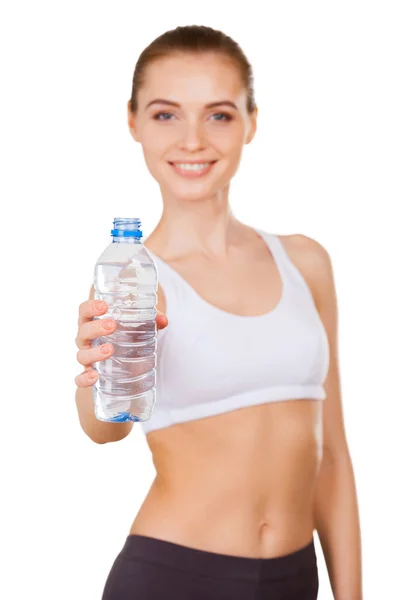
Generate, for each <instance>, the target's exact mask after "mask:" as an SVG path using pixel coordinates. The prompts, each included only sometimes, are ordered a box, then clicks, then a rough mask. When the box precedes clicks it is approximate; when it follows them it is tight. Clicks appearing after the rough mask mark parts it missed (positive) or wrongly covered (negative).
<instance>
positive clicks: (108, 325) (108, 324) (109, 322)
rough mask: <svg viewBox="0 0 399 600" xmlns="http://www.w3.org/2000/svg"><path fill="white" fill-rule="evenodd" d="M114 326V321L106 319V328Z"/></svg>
mask: <svg viewBox="0 0 399 600" xmlns="http://www.w3.org/2000/svg"><path fill="white" fill-rule="evenodd" d="M113 326H114V323H113V321H105V323H104V327H105V329H112V327H113Z"/></svg>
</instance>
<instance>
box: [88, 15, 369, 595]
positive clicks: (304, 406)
mask: <svg viewBox="0 0 399 600" xmlns="http://www.w3.org/2000/svg"><path fill="white" fill-rule="evenodd" d="M127 109H128V123H129V128H130V131H131V134H132V137H133V139H134V140H135V141H136V142H138V143H140V144H141V146H142V150H143V154H144V158H145V161H146V165H147V167H148V169H149V171H150V173H151V174H152V175H153V177H154V178H155V180H156V181H157V183H158V184H159V187H160V191H161V195H162V201H163V213H162V217H161V219H160V222H159V223H158V225H157V227H156V228H155V230H154V231H153V232H152V234H151V235H150V236H149V237H148V238H146V240H145V244H146V247H147V249H148V251H149V252H150V253H151V254H152V256H153V259H154V261H155V263H156V265H157V269H158V272H159V288H158V305H157V308H158V310H159V311H160V312H161V313H165V314H166V316H167V319H168V323H167V326H166V327H165V328H164V329H162V331H159V335H158V348H157V402H156V404H155V406H154V411H153V414H152V416H151V418H150V419H149V420H148V421H146V422H143V423H141V425H142V427H143V431H144V433H145V434H146V440H147V442H148V445H149V448H150V450H151V452H152V457H153V463H154V466H155V468H156V477H155V479H154V482H153V484H152V486H151V489H150V490H149V492H148V494H147V496H146V498H145V500H144V502H143V504H142V506H141V508H140V510H139V512H138V514H137V515H136V518H135V519H134V522H133V524H132V526H131V528H130V530H129V534H128V536H127V539H126V543H125V545H124V547H123V548H122V550H121V552H120V554H119V555H118V557H117V558H116V560H115V563H114V565H113V567H112V569H111V572H110V573H109V576H108V579H107V581H106V585H105V589H104V594H103V600H127V599H128V598H146V599H147V600H161V599H162V600H163V599H165V598H173V599H174V600H187V599H188V598H189V599H191V600H200V599H201V600H202V599H205V598H206V599H207V600H216V599H220V598H226V599H227V598H229V600H241V599H243V600H244V599H245V600H250V599H251V598H253V599H254V600H255V599H256V600H262V599H265V600H266V599H267V600H277V599H282V598H284V600H294V599H295V600H298V599H301V600H315V599H316V597H317V593H318V571H317V561H316V553H315V548H314V542H313V531H314V529H315V526H316V524H317V529H318V531H319V532H320V534H321V541H322V546H323V551H325V555H326V557H327V559H328V565H327V566H328V569H329V573H330V575H331V581H332V584H333V587H334V589H336V590H339V593H340V594H341V595H340V596H339V597H340V598H345V599H346V598H347V599H349V598H350V599H353V600H354V599H355V598H356V600H361V590H360V577H359V575H360V566H359V564H360V561H359V544H358V537H359V536H358V533H359V531H358V521H357V509H356V496H355V489H354V482H353V474H352V471H351V463H350V459H349V455H348V451H347V445H346V440H345V432H344V427H343V418H342V409H341V400H340V393H339V375H338V365H337V351H336V317H335V314H336V308H335V290H334V282H333V277H332V269H331V266H330V260H329V256H328V254H327V252H326V251H325V250H324V248H323V247H322V246H321V245H320V244H318V243H317V242H315V241H314V240H311V239H310V238H307V237H306V236H303V235H291V236H278V235H277V234H273V233H270V232H268V231H265V230H263V229H260V228H259V227H256V228H251V227H249V226H247V225H245V224H244V223H241V222H240V221H239V220H238V219H236V218H235V217H234V215H233V214H232V211H231V208H230V204H229V189H230V184H231V180H232V178H233V176H234V174H235V172H236V171H237V169H238V167H239V164H240V160H241V155H242V152H243V149H244V146H245V145H246V144H249V143H251V141H252V139H253V138H254V135H255V132H256V126H257V112H258V111H257V107H256V105H255V100H254V91H253V76H252V69H251V66H250V64H249V62H248V60H247V58H246V57H245V55H244V53H243V51H242V49H241V48H240V47H239V46H238V44H237V43H236V42H235V41H234V40H232V39H231V38H230V37H229V36H227V35H225V34H224V33H222V32H220V31H216V30H214V29H211V28H209V27H202V26H188V27H178V28H176V29H174V30H172V31H167V32H166V33H164V34H163V35H161V36H160V37H158V38H157V39H156V40H154V41H153V42H152V43H151V44H150V45H149V46H148V47H147V48H146V49H145V50H144V51H143V52H142V54H141V55H140V57H139V59H138V61H137V64H136V68H135V72H134V76H133V88H132V94H131V98H130V100H129V101H128V106H127ZM251 189H252V188H251V186H248V190H247V193H248V194H250V193H251ZM81 404H82V406H83V402H82V403H81ZM85 410H86V411H87V403H86V409H85ZM129 431H130V429H129ZM128 433H129V432H122V434H121V436H120V438H118V439H121V437H123V435H127V434H128ZM108 436H109V437H108V439H109V441H115V431H113V432H111V430H109V433H108ZM105 437H106V431H105V430H103V433H102V435H101V439H102V440H104V439H105ZM348 506H349V507H350V508H349V509H348ZM348 510H349V513H348ZM348 514H349V516H348ZM342 556H344V557H345V559H343V558H342ZM337 597H338V596H337Z"/></svg>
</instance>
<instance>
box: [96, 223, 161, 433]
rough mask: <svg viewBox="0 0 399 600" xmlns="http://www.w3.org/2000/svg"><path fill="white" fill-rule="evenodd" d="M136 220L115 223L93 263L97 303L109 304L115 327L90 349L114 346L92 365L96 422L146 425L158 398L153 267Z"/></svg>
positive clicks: (97, 339) (154, 274)
mask: <svg viewBox="0 0 399 600" xmlns="http://www.w3.org/2000/svg"><path fill="white" fill-rule="evenodd" d="M140 227H141V221H140V219H138V218H127V219H126V218H115V219H114V228H113V229H112V231H111V235H112V242H111V243H110V244H109V246H107V248H106V249H105V250H104V252H103V253H102V254H101V256H100V257H99V258H98V260H97V262H96V266H95V269H94V278H93V284H94V290H95V295H94V297H95V299H96V300H97V299H99V300H104V301H105V302H106V303H107V304H108V311H107V313H106V314H104V315H101V316H100V317H95V318H96V319H107V318H112V319H114V320H115V321H116V323H117V328H116V329H115V331H114V333H113V334H111V335H105V336H100V337H98V338H95V339H94V340H93V342H92V346H93V347H95V346H100V345H101V344H104V343H106V342H110V343H112V345H113V347H114V352H113V354H112V355H111V356H110V358H107V359H106V360H102V361H99V362H96V363H94V364H93V367H94V368H95V369H96V370H97V371H98V379H97V381H96V383H95V385H93V396H94V409H95V415H96V417H97V419H99V420H100V421H108V422H124V421H147V420H148V419H149V418H150V417H151V414H152V411H153V408H154V403H155V399H156V395H155V384H156V373H155V367H156V347H157V339H156V334H157V330H156V321H155V319H156V314H157V311H156V304H157V293H156V292H157V289H158V273H157V268H156V265H155V263H154V261H153V260H152V258H151V256H150V255H149V253H148V252H147V249H146V248H145V246H144V245H143V243H142V240H141V237H142V235H143V234H142V231H141V230H140Z"/></svg>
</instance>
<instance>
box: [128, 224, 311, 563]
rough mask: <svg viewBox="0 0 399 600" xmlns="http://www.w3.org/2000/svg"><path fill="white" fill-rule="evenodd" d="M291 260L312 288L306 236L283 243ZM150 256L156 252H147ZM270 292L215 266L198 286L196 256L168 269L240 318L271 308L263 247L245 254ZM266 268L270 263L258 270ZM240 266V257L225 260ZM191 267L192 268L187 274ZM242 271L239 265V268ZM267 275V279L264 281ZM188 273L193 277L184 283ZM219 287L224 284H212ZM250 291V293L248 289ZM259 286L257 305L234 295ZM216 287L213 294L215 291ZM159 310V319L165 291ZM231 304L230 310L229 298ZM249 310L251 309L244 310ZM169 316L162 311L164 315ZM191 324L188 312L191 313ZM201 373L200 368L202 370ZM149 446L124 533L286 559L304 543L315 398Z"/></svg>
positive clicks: (185, 430) (213, 420) (209, 421)
mask: <svg viewBox="0 0 399 600" xmlns="http://www.w3.org/2000/svg"><path fill="white" fill-rule="evenodd" d="M280 239H281V241H282V242H283V244H284V246H285V248H286V250H287V253H288V254H289V255H290V258H291V259H292V260H293V262H294V263H295V264H296V266H297V267H298V268H299V269H300V270H301V272H302V273H303V275H304V277H305V279H306V280H307V281H308V283H309V287H310V288H311V289H314V283H312V281H311V280H310V278H311V264H310V261H309V258H308V255H307V253H306V252H302V248H303V246H304V243H305V242H304V239H303V236H295V235H294V236H280ZM154 252H155V249H154ZM251 252H254V255H253V256H252V255H251V257H248V256H246V257H245V256H243V254H242V251H241V260H248V259H250V260H254V256H257V257H258V258H257V259H256V260H257V261H258V267H259V269H262V270H263V278H264V279H266V283H267V285H266V286H265V287H264V288H263V290H260V289H259V272H260V271H259V270H257V265H256V264H255V263H254V269H251V270H250V271H251V273H252V275H251V276H252V277H253V280H252V281H247V282H246V283H245V286H242V282H241V284H239V281H238V280H239V278H238V275H237V271H236V272H235V271H234V267H233V266H231V267H228V268H226V265H224V266H220V267H219V272H217V271H218V269H217V267H214V272H213V273H212V275H211V276H210V277H209V278H207V281H210V282H211V283H210V284H207V288H205V280H202V282H201V280H200V279H198V278H197V280H194V279H193V273H201V272H202V273H203V272H204V268H205V266H206V268H207V269H208V272H209V268H208V265H204V264H199V263H200V262H201V261H205V260H206V259H201V260H199V259H196V263H195V265H193V262H191V264H189V263H188V262H187V263H186V264H185V265H178V263H176V264H173V265H172V262H171V263H170V264H171V265H172V266H173V267H174V268H176V270H179V272H180V273H181V275H182V276H183V277H184V278H185V279H186V280H187V281H188V282H189V283H190V284H191V285H192V286H193V288H195V289H196V290H197V291H198V292H199V293H200V295H201V296H202V297H203V298H205V299H206V300H207V301H209V302H211V303H213V304H215V305H216V306H219V307H220V308H222V309H223V310H229V311H231V312H235V313H237V314H240V312H241V314H262V313H264V312H267V310H268V308H267V306H269V310H272V309H273V307H274V306H275V305H276V304H277V302H278V299H279V297H280V293H281V281H280V278H279V275H278V272H277V268H276V265H275V263H274V262H273V260H272V259H271V258H270V257H268V256H266V255H265V246H264V245H263V244H262V242H260V245H259V247H258V248H254V244H252V250H251ZM265 263H266V264H267V266H266V267H265ZM231 264H237V260H233V261H231ZM193 267H194V268H193ZM238 268H239V267H238ZM265 268H268V269H269V270H268V272H269V273H270V277H269V276H266V277H265V275H264V272H265ZM190 274H191V277H190ZM212 277H213V278H214V281H219V283H222V285H216V286H215V285H214V283H213V284H212ZM251 286H252V287H251ZM243 287H244V289H246V290H248V289H257V290H258V293H257V294H256V295H253V296H252V297H253V298H257V300H256V303H257V304H256V305H255V304H254V305H253V306H251V307H249V308H248V295H247V294H245V295H242V296H241V298H240V293H239V291H238V290H242V289H243ZM218 290H219V291H218ZM159 298H160V302H159V304H158V308H159V310H161V311H162V312H164V305H163V298H162V292H161V294H159ZM230 298H234V299H235V301H234V305H233V304H232V303H231V301H230V300H229V299H230ZM245 311H248V312H245ZM166 314H167V311H166ZM193 318H195V315H193ZM199 368H200V366H199ZM147 442H148V445H149V448H150V450H151V452H152V455H153V462H154V466H155V469H156V477H155V479H154V481H153V484H152V486H151V488H150V490H149V492H148V494H147V497H146V498H145V500H144V502H143V504H142V506H141V508H140V510H139V512H138V514H137V516H136V519H135V520H134V523H133V525H132V527H131V529H130V533H131V534H140V535H146V536H150V537H155V538H158V539H163V540H166V541H170V542H174V543H177V544H182V545H185V546H189V547H192V548H198V549H202V550H206V551H210V552H218V553H223V554H230V555H236V556H247V557H263V558H267V557H273V556H280V555H284V554H288V553H290V552H294V551H295V550H297V549H299V548H302V547H304V546H305V545H307V544H308V543H309V542H310V541H311V539H312V537H313V530H314V521H313V510H312V508H313V495H314V487H315V482H316V477H317V472H318V468H319V465H320V462H321V457H322V402H321V401H316V400H314V399H300V400H298V399H297V400H289V401H284V402H274V403H273V402H271V403H267V404H262V405H258V406H250V407H245V408H242V409H239V410H234V411H230V412H227V413H224V414H221V415H217V416H212V417H207V418H203V419H197V420H193V421H189V422H185V423H179V424H175V425H173V426H170V427H167V428H164V429H158V430H154V431H151V432H150V433H149V434H148V435H147Z"/></svg>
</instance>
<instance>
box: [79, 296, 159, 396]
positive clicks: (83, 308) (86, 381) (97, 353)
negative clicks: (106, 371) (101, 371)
mask: <svg viewBox="0 0 399 600" xmlns="http://www.w3.org/2000/svg"><path fill="white" fill-rule="evenodd" d="M97 303H98V304H99V305H102V307H101V308H97ZM107 310H108V305H107V303H106V302H104V301H103V300H101V301H99V300H86V301H85V302H82V304H81V305H80V306H79V320H78V334H77V336H76V338H75V343H76V345H77V347H78V348H79V350H78V352H77V354H76V358H77V361H78V363H80V364H81V365H82V366H83V367H84V371H83V373H80V374H79V375H77V376H76V377H75V383H76V385H77V386H78V387H83V388H85V387H89V386H91V385H93V384H94V383H95V382H96V380H97V377H98V373H97V371H96V369H93V363H95V362H99V361H101V360H106V359H107V358H109V357H110V356H111V355H112V353H113V351H114V347H113V345H112V344H111V343H110V342H107V343H106V344H103V345H102V346H97V347H95V348H93V347H92V345H91V341H92V340H93V339H95V338H98V337H104V336H106V335H111V334H112V333H114V331H115V329H116V328H117V324H116V321H115V319H93V317H98V316H100V315H103V314H104V313H106V312H107ZM107 324H110V328H107V327H106V325H107ZM167 324H168V318H167V316H166V315H164V314H163V313H162V312H161V311H157V316H156V325H157V329H164V328H165V327H166V326H167Z"/></svg>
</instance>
